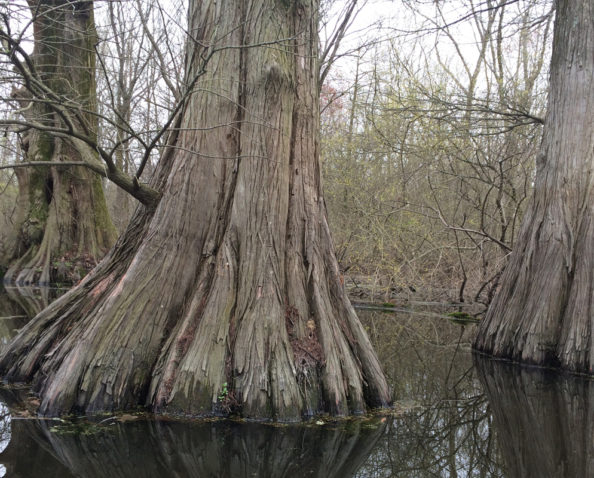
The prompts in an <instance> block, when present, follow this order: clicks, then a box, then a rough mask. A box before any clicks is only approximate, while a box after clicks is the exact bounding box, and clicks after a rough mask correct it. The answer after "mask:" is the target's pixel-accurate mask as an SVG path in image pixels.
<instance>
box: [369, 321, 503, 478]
mask: <svg viewBox="0 0 594 478" xmlns="http://www.w3.org/2000/svg"><path fill="white" fill-rule="evenodd" d="M359 315H360V316H361V317H362V318H363V320H364V321H365V323H366V324H368V331H369V333H370V335H371V337H372V340H373V341H374V344H375V347H376V350H377V351H378V354H379V355H380V360H381V361H382V364H383V366H384V370H385V371H386V373H387V374H388V376H389V380H390V381H391V383H392V385H393V387H394V395H395V399H396V401H397V406H400V407H401V408H403V409H405V410H407V411H406V413H404V414H403V415H402V416H400V417H397V418H395V419H394V420H393V421H392V423H390V426H389V429H388V430H387V432H386V435H385V437H384V438H383V439H382V440H381V441H380V442H379V443H378V446H377V448H376V450H375V451H374V453H373V454H372V456H371V457H370V459H369V460H368V463H366V465H364V466H363V467H362V470H366V471H367V473H364V474H361V476H374V477H375V476H378V477H384V476H385V477H388V476H392V477H402V478H405V477H430V476H431V477H435V476H449V477H474V476H476V477H489V478H492V477H500V476H505V475H504V471H503V469H502V467H501V457H500V454H499V448H498V446H497V440H496V436H495V433H494V431H493V427H492V417H491V414H490V409H489V403H488V402H487V400H486V397H485V396H484V394H483V393H482V389H481V386H480V382H479V381H478V379H477V377H476V374H475V373H474V369H473V366H472V356H471V354H470V340H471V338H472V334H473V329H474V326H466V327H461V326H459V325H456V324H453V323H452V322H450V321H449V320H447V319H444V318H428V317H426V316H419V315H414V314H380V313H373V314H361V313H359Z"/></svg>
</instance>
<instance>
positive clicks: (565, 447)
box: [0, 290, 594, 478]
mask: <svg viewBox="0 0 594 478" xmlns="http://www.w3.org/2000/svg"><path fill="white" fill-rule="evenodd" d="M9 292H10V297H8V296H7V295H6V294H4V295H2V294H0V317H10V318H2V319H0V337H2V339H1V340H2V342H1V343H2V344H4V343H6V341H7V340H9V339H10V337H11V336H13V335H14V333H15V330H16V329H18V328H19V327H22V326H23V325H24V323H26V320H27V319H26V318H25V317H23V316H25V315H27V314H28V313H29V314H30V313H34V312H35V311H36V310H38V309H39V308H40V307H43V306H44V305H45V304H47V301H48V300H50V298H51V297H50V296H51V293H50V292H51V291H50V292H48V291H47V290H45V291H30V290H29V291H25V293H26V295H25V296H24V297H23V295H20V294H17V293H16V292H17V291H14V290H11V291H9ZM360 315H361V317H362V319H363V321H364V323H365V324H366V326H367V328H368V331H369V334H370V336H371V337H372V339H373V341H374V343H375V344H376V349H377V351H378V354H379V355H380V357H381V359H382V362H383V364H384V367H385V371H386V373H387V374H388V375H389V378H390V380H391V382H392V383H393V385H394V396H395V400H396V407H395V412H394V413H393V414H392V416H388V417H383V418H381V417H376V418H370V419H366V420H348V421H343V422H339V423H324V424H323V425H319V424H316V423H315V421H313V422H311V423H309V424H306V425H298V426H294V425H293V426H275V425H270V424H254V423H251V424H250V423H239V422H231V421H212V422H208V421H207V422H199V423H196V422H179V421H165V420H149V419H145V418H138V419H136V420H130V421H124V422H116V421H114V420H110V419H106V420H105V421H104V422H103V423H100V424H96V423H95V424H89V423H88V422H85V421H84V420H81V421H80V423H78V424H72V423H61V422H59V421H54V420H33V419H30V418H26V417H22V416H17V415H15V413H16V412H15V413H13V414H12V415H11V413H10V412H9V408H8V405H12V404H13V403H14V402H15V401H16V400H17V399H18V398H17V397H16V395H18V393H17V392H9V391H4V392H3V393H2V398H1V400H2V401H1V402H0V451H1V453H0V464H1V465H0V476H11V477H44V478H50V477H69V476H79V477H106V476H107V477H114V478H115V477H135V478H136V477H203V476H206V477H309V476H315V477H337V478H339V477H350V476H356V477H467V476H468V477H514V478H515V477H518V478H520V477H521V478H524V477H539V478H543V477H554V478H556V477H572V478H573V477H594V382H593V381H592V380H588V379H583V378H579V377H573V376H566V375H562V374H557V373H554V372H547V371H543V370H538V369H526V368H520V367H517V366H513V365H509V364H506V363H501V362H496V361H492V360H486V359H481V358H479V357H474V358H473V356H472V354H471V353H470V349H469V340H470V338H471V337H472V333H473V330H472V328H471V327H470V326H467V327H464V328H463V327H461V326H459V325H455V324H452V323H451V322H449V321H448V320H447V319H443V318H435V317H427V316H426V315H418V314H385V313H373V312H363V311H361V312H360ZM20 415H23V413H20ZM25 415H26V413H25ZM130 418H132V417H130Z"/></svg>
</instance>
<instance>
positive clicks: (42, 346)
mask: <svg viewBox="0 0 594 478" xmlns="http://www.w3.org/2000/svg"><path fill="white" fill-rule="evenodd" d="M317 10H318V2H317V0H299V1H292V2H287V1H282V0H251V1H243V0H222V1H221V0H219V1H214V0H211V1H191V2H190V8H189V29H190V40H189V42H188V46H187V58H188V65H187V71H186V75H187V78H192V76H193V75H194V74H195V72H196V71H197V70H198V69H199V68H201V67H202V65H201V58H204V57H205V56H207V55H210V54H211V53H213V51H214V54H213V55H212V56H211V60H210V61H209V63H208V68H207V69H208V73H207V74H206V75H204V76H203V77H202V78H201V79H200V82H199V83H198V87H197V88H196V92H195V94H193V95H192V96H191V97H190V99H189V101H188V102H187V104H186V105H185V107H184V110H183V112H182V114H181V118H180V128H179V130H178V131H175V132H174V133H172V135H171V137H170V142H169V147H168V148H167V150H166V151H165V152H164V154H163V157H162V158H161V161H160V163H159V166H158V168H157V171H156V173H155V175H154V177H153V179H152V187H154V188H156V189H159V190H161V191H162V198H161V200H160V202H159V204H158V205H157V206H156V208H154V209H152V208H147V207H139V209H138V210H137V211H136V213H135V215H134V217H133V219H132V221H131V223H130V225H129V227H128V229H127V230H126V231H125V233H124V234H123V235H122V237H121V238H120V239H119V241H118V243H117V244H116V246H115V247H114V248H113V249H112V251H111V252H110V253H109V254H108V256H107V257H106V258H105V259H104V260H103V261H102V262H101V264H100V265H99V266H98V267H97V268H96V269H95V270H94V271H92V272H91V273H90V274H89V275H88V276H87V277H86V278H85V279H84V280H83V281H82V282H81V283H80V284H79V285H78V286H77V287H76V288H75V289H73V290H71V291H70V292H69V293H68V294H66V295H65V296H63V297H61V298H60V299H59V300H58V301H56V302H54V303H53V304H52V305H50V306H49V308H47V309H46V310H44V311H43V312H41V313H40V314H39V315H38V316H37V317H36V318H35V319H34V320H33V321H32V322H30V323H29V324H28V325H27V326H26V327H25V328H24V329H23V330H22V331H21V332H20V334H19V335H18V336H17V338H16V339H15V340H14V341H13V342H12V343H11V344H10V346H8V348H7V349H6V350H5V352H4V353H3V355H2V358H1V360H0V368H1V370H2V373H3V374H4V377H5V379H7V380H10V381H26V382H30V381H32V382H33V384H34V387H35V390H36V391H37V392H38V393H39V394H40V397H41V405H40V409H39V411H40V413H41V414H42V415H59V414H64V413H69V412H84V413H93V412H100V411H111V410H116V409H129V408H133V407H136V406H138V405H142V406H147V407H149V408H150V409H152V410H154V411H156V412H159V413H169V414H184V415H210V414H220V413H222V414H224V413H227V412H229V411H233V410H237V411H240V412H241V413H242V414H243V416H245V417H253V418H272V419H278V420H300V419H301V418H302V417H303V416H310V415H312V414H316V413H319V412H328V413H331V414H334V415H346V414H356V413H363V412H365V410H366V409H368V407H376V406H385V405H388V404H389V402H390V400H391V399H390V394H389V390H388V386H387V382H386V379H385V377H384V374H383V372H382V370H381V367H380V364H379V362H378V359H377V357H376V354H375V352H374V351H373V348H372V346H371V344H370V342H369V339H368V337H367V334H366V333H365V330H364V328H363V327H362V325H361V323H360V322H359V320H358V318H357V316H356V314H355V312H354V310H353V308H352V306H351V304H350V302H349V300H348V298H347V297H346V294H345V291H344V288H343V286H342V283H341V280H340V274H339V270H338V264H337V261H336V258H335V256H334V252H333V250H332V241H331V237H330V232H329V230H328V223H327V220H326V208H325V205H324V199H323V195H322V185H321V178H320V165H319V154H318V148H319V145H318V135H319V133H318V124H319V118H318V117H319V107H318V96H319V95H318V92H319V88H318V61H317V58H318V41H317ZM215 50H216V51H215Z"/></svg>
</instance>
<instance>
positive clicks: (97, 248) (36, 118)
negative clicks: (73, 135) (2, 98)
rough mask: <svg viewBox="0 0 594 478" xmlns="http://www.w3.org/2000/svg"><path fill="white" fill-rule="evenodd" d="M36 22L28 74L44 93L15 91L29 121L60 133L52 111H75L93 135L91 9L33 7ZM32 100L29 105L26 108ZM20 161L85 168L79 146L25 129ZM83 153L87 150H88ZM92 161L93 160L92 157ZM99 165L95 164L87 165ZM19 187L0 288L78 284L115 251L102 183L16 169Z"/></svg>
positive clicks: (50, 2)
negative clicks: (5, 285)
mask: <svg viewBox="0 0 594 478" xmlns="http://www.w3.org/2000/svg"><path fill="white" fill-rule="evenodd" d="M29 5H30V7H31V12H32V15H33V18H34V40H35V45H34V51H33V53H32V55H31V60H32V63H33V67H34V68H35V70H36V72H37V73H38V75H39V78H40V79H41V80H40V81H42V82H43V85H44V86H43V87H38V89H39V90H40V91H41V90H43V88H47V89H48V91H47V94H43V95H42V94H40V93H39V92H38V94H37V95H36V96H37V98H36V99H35V100H33V98H32V95H31V93H30V91H29V90H28V89H27V88H25V87H23V88H21V89H19V90H16V91H14V92H13V97H14V98H15V99H17V100H18V102H19V103H20V106H21V110H22V114H23V116H24V117H25V119H26V120H28V121H33V122H35V123H40V124H42V125H45V126H48V127H56V128H65V127H66V123H64V118H63V117H61V116H60V114H59V112H58V111H57V110H56V108H55V107H54V104H56V103H61V104H62V106H63V107H66V108H69V109H71V110H76V111H78V112H79V114H78V117H77V118H75V117H73V118H72V119H71V120H72V123H73V124H74V127H75V128H77V129H80V130H81V131H85V132H86V134H87V135H90V136H95V135H96V132H97V117H96V111H97V105H96V86H95V51H94V47H95V43H96V41H97V37H96V32H95V24H94V20H93V3H92V2H67V1H64V0H37V1H33V0H31V1H30V2H29ZM32 100H33V101H32ZM21 144H22V149H23V152H24V155H25V158H24V160H25V161H26V162H40V163H41V162H44V161H50V162H61V161H68V162H72V161H83V160H85V159H88V158H87V157H88V155H89V151H88V150H85V149H81V148H82V146H81V144H80V143H77V142H75V141H74V140H71V139H66V138H62V137H57V136H54V135H52V134H51V133H48V132H44V131H40V130H34V129H30V130H28V131H26V132H25V133H22V134H21ZM87 149H88V148H87ZM91 155H93V153H91ZM91 159H93V160H94V161H98V157H94V158H91ZM15 171H16V174H17V178H18V184H19V201H18V208H19V210H18V213H17V220H16V223H15V227H16V241H14V242H15V244H14V245H13V249H12V254H11V255H12V257H9V258H8V260H9V261H10V266H9V268H8V271H7V272H6V274H5V276H4V282H5V283H16V284H48V283H50V282H56V281H58V282H76V281H77V280H78V279H80V276H82V275H84V274H86V272H87V271H88V270H89V269H90V268H92V267H93V266H94V265H96V264H97V262H98V260H100V259H101V257H103V255H104V254H105V253H106V252H107V251H108V250H109V248H110V247H111V246H112V245H113V244H114V242H115V239H116V236H115V234H116V233H115V228H114V227H113V224H112V223H111V219H110V218H109V215H108V212H107V206H106V202H105V198H104V195H103V189H102V185H101V179H100V178H99V176H97V175H96V174H94V173H92V172H90V171H89V170H88V169H85V168H82V167H80V166H79V167H73V166H64V167H60V166H55V165H54V166H47V167H44V166H40V167H33V168H28V169H18V168H17V169H16V170H15Z"/></svg>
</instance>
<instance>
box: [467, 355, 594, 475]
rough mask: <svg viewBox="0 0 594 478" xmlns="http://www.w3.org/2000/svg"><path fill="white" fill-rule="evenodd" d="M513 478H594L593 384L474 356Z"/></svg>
mask: <svg viewBox="0 0 594 478" xmlns="http://www.w3.org/2000/svg"><path fill="white" fill-rule="evenodd" d="M474 362H475V366H476V369H477V371H478V376H479V378H480V381H481V383H482V385H483V387H484V391H485V395H486V397H487V399H488V400H489V404H490V407H491V410H492V414H493V422H494V425H495V428H496V431H497V434H498V436H499V444H500V449H501V453H502V455H503V459H504V462H505V465H506V469H507V474H508V476H509V477H510V478H532V477H534V478H542V477H555V478H563V477H567V478H574V477H592V476H594V380H592V379H589V378H585V377H579V376H572V375H566V374H562V373H558V372H555V371H551V370H545V369H539V368H532V367H522V366H519V365H515V364H510V363H506V362H501V361H496V360H492V359H489V358H487V357H483V356H479V355H475V356H474Z"/></svg>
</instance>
